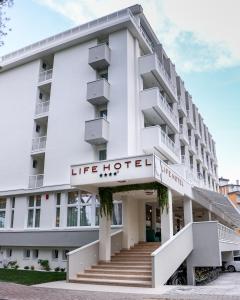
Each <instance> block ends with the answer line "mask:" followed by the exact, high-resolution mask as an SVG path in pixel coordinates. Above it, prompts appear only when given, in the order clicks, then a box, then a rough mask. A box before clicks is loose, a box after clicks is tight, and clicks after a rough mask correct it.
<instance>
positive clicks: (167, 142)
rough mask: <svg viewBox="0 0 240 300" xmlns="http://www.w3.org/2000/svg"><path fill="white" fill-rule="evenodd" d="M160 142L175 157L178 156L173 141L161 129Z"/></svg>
mask: <svg viewBox="0 0 240 300" xmlns="http://www.w3.org/2000/svg"><path fill="white" fill-rule="evenodd" d="M161 141H162V142H163V143H164V144H165V145H166V146H167V147H168V148H169V149H171V150H172V151H173V152H174V153H175V154H176V155H178V151H177V148H176V145H175V143H174V141H173V140H171V139H170V137H169V136H168V135H167V134H166V133H165V132H164V131H163V130H162V129H161Z"/></svg>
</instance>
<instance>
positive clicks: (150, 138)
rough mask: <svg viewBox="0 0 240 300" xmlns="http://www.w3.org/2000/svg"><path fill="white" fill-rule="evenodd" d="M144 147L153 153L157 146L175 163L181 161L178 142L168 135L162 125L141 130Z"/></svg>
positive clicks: (146, 150)
mask: <svg viewBox="0 0 240 300" xmlns="http://www.w3.org/2000/svg"><path fill="white" fill-rule="evenodd" d="M141 143H142V149H143V150H144V151H145V152H146V153H153V152H154V148H156V149H157V150H158V151H159V152H160V153H161V154H162V155H163V157H165V159H166V158H167V159H168V160H170V161H171V162H173V163H180V153H179V150H180V149H178V148H177V146H176V144H175V143H174V142H173V141H172V140H171V139H170V138H169V137H168V135H167V134H166V133H165V132H164V131H163V130H162V129H161V127H160V126H158V125H156V126H151V127H145V128H143V129H142V132H141Z"/></svg>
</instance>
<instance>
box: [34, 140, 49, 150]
mask: <svg viewBox="0 0 240 300" xmlns="http://www.w3.org/2000/svg"><path fill="white" fill-rule="evenodd" d="M46 140H47V137H46V136H40V137H37V138H34V139H33V140H32V152H36V151H42V150H45V148H46Z"/></svg>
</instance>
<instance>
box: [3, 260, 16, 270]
mask: <svg viewBox="0 0 240 300" xmlns="http://www.w3.org/2000/svg"><path fill="white" fill-rule="evenodd" d="M3 268H4V269H18V268H19V266H18V265H17V261H16V260H10V261H9V262H8V263H7V264H5V265H4V266H3Z"/></svg>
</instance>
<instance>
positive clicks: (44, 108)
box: [35, 101, 50, 116]
mask: <svg viewBox="0 0 240 300" xmlns="http://www.w3.org/2000/svg"><path fill="white" fill-rule="evenodd" d="M49 103H50V101H44V102H38V103H37V105H36V110H35V115H36V116H37V115H41V114H44V113H47V112H48V111H49Z"/></svg>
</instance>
